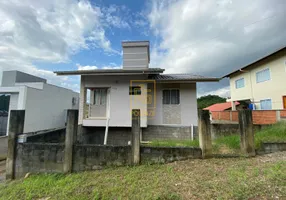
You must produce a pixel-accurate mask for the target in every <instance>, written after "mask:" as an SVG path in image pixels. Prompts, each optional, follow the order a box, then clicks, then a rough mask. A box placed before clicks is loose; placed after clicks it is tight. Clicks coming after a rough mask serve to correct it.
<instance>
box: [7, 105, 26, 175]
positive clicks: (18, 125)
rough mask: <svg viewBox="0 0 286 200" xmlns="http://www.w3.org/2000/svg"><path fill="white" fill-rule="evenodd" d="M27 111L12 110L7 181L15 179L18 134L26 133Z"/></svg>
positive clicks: (9, 129)
mask: <svg viewBox="0 0 286 200" xmlns="http://www.w3.org/2000/svg"><path fill="white" fill-rule="evenodd" d="M24 122H25V110H11V111H10V120H9V128H8V152H7V159H6V180H11V179H14V178H15V160H16V151H17V138H18V137H17V134H19V133H23V132H24Z"/></svg>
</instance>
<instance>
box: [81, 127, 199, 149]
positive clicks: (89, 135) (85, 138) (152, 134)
mask: <svg viewBox="0 0 286 200" xmlns="http://www.w3.org/2000/svg"><path fill="white" fill-rule="evenodd" d="M104 134H105V128H104V127H79V132H78V142H79V143H81V144H103V140H104ZM197 137H198V136H197V127H196V126H194V138H197ZM191 138H192V128H191V127H187V126H186V127H173V126H155V125H149V126H148V127H147V128H142V140H143V141H152V140H191ZM128 141H131V128H129V127H110V128H109V129H108V139H107V144H108V145H128Z"/></svg>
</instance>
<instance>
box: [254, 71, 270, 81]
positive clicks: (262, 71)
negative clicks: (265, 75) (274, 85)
mask: <svg viewBox="0 0 286 200" xmlns="http://www.w3.org/2000/svg"><path fill="white" fill-rule="evenodd" d="M266 70H268V71H269V79H267V80H264V81H259V82H258V80H257V74H258V73H259V72H263V71H266ZM255 79H256V84H258V83H263V82H267V81H270V80H271V70H270V68H269V67H266V68H264V69H261V70H258V71H256V72H255Z"/></svg>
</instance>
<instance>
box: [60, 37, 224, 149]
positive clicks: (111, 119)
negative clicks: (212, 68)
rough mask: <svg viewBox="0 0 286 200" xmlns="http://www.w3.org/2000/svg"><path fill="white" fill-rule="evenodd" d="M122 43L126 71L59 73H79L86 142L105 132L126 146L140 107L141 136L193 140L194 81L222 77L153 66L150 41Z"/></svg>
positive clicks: (112, 139) (103, 70)
mask: <svg viewBox="0 0 286 200" xmlns="http://www.w3.org/2000/svg"><path fill="white" fill-rule="evenodd" d="M122 47H123V68H122V69H96V70H79V71H57V72H55V73H56V74H57V75H80V76H81V84H80V85H81V87H80V109H79V125H80V126H82V127H84V128H85V131H83V132H85V133H86V132H87V131H88V130H93V131H91V132H92V133H90V134H88V135H89V136H88V139H86V142H90V140H92V138H93V137H97V136H98V135H102V134H105V136H106V138H105V139H107V135H108V141H109V143H112V144H126V142H127V140H129V139H130V134H125V133H126V132H129V131H130V130H131V128H130V127H131V110H132V109H140V112H141V127H142V138H143V140H152V139H167V138H173V139H191V138H190V137H191V134H192V127H193V126H197V123H198V122H197V115H198V114H197V96H196V93H197V91H196V83H197V82H205V81H218V80H219V79H218V78H208V77H203V76H198V75H192V74H163V72H164V69H160V68H149V62H150V54H149V42H148V41H134V42H122ZM87 94H90V95H87ZM87 97H88V98H89V99H87ZM100 127H102V128H100ZM115 127H117V128H115ZM119 127H124V128H121V129H120V128H119ZM96 128H97V129H96ZM96 130H100V131H96ZM122 138H125V139H122ZM99 140H100V141H99V142H100V143H102V141H103V136H101V138H100V139H99ZM108 141H107V142H108ZM105 142H106V140H105Z"/></svg>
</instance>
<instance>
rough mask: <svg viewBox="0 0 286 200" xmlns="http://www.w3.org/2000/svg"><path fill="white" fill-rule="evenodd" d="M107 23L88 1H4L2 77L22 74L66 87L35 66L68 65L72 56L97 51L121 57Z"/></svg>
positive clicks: (0, 20)
mask: <svg viewBox="0 0 286 200" xmlns="http://www.w3.org/2000/svg"><path fill="white" fill-rule="evenodd" d="M103 20H104V17H103V14H102V11H101V9H100V8H99V7H97V6H95V5H92V4H91V3H90V2H89V1H85V0H65V1H58V0H49V1H46V0H37V1H34V0H25V1H21V0H2V1H1V2H0V66H1V67H0V74H1V75H0V76H2V71H4V70H20V71H24V72H26V73H31V74H34V75H38V76H43V77H45V78H47V79H48V80H49V81H50V82H52V83H54V84H58V85H63V83H62V82H63V81H67V78H64V77H57V76H55V75H54V74H53V73H52V72H51V71H49V70H42V69H38V68H37V67H36V66H35V64H34V63H35V62H46V63H59V62H68V61H69V57H70V56H71V55H73V54H75V53H77V52H79V51H80V50H82V49H88V48H94V47H96V48H101V49H103V50H104V51H105V52H107V53H109V54H110V53H111V54H118V53H119V52H117V51H116V50H114V49H112V47H111V43H110V41H109V40H108V39H107V38H106V35H105V30H104V27H103V25H102V23H103ZM0 78H1V77H0ZM72 79H73V78H72ZM0 80H1V79H0ZM71 87H75V85H74V84H73V85H71Z"/></svg>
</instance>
